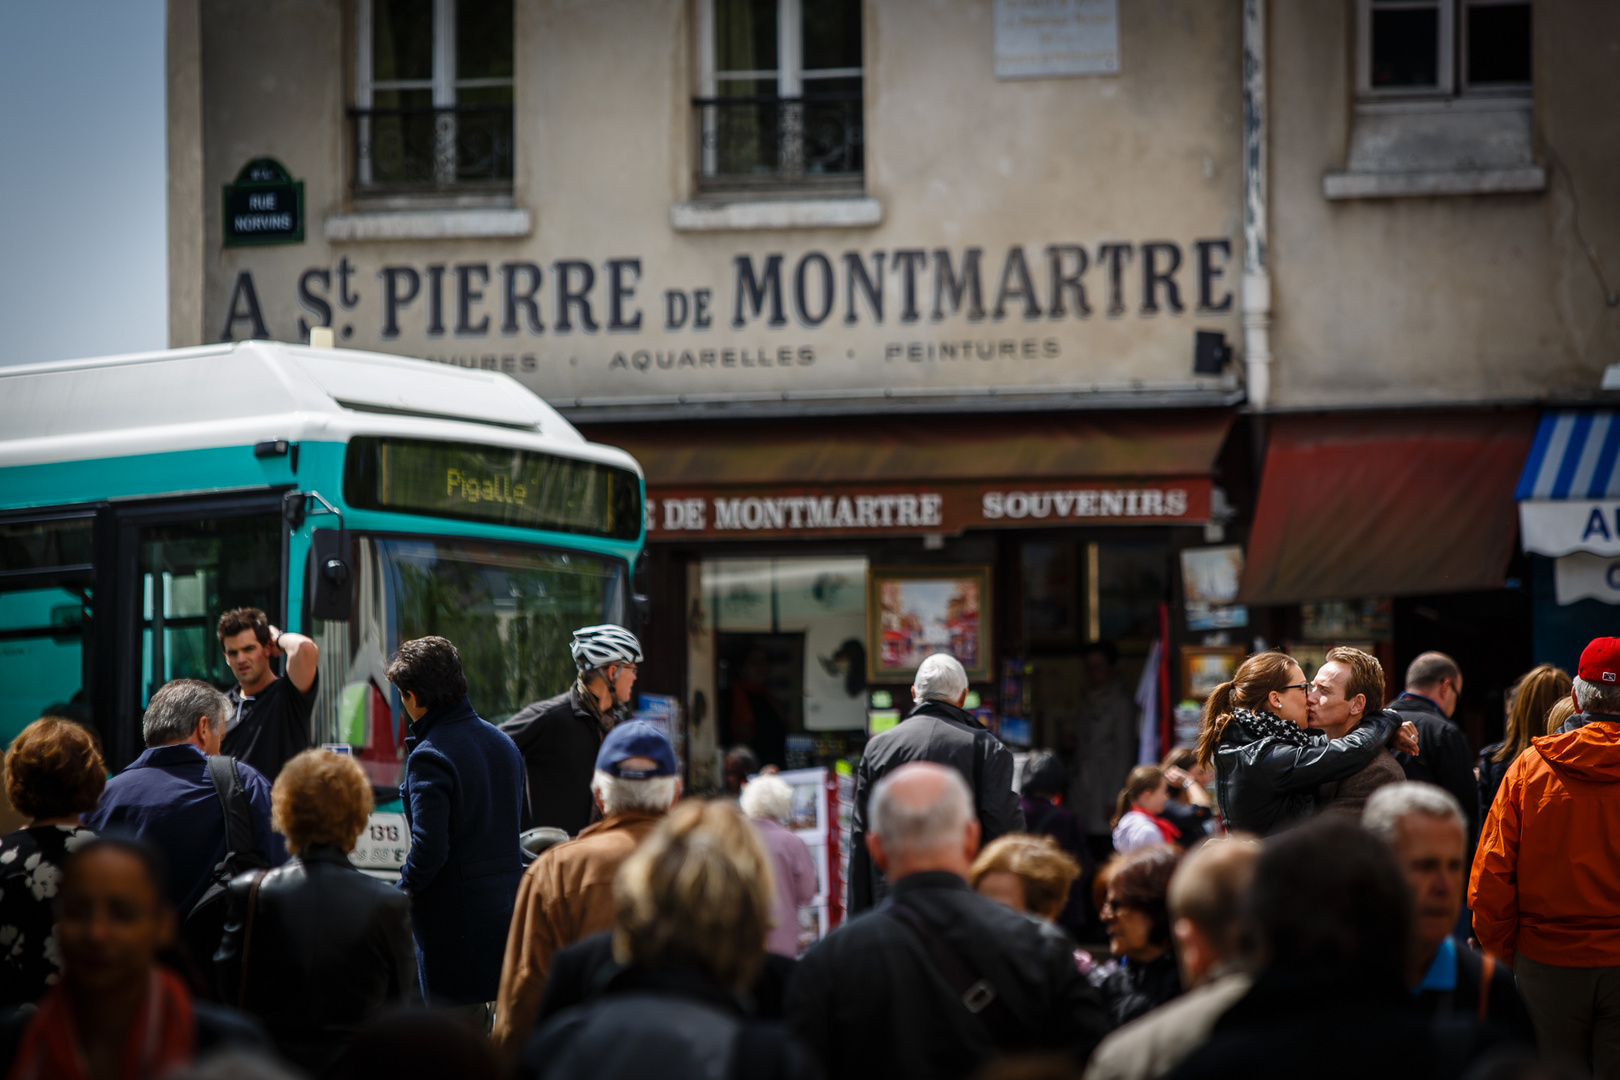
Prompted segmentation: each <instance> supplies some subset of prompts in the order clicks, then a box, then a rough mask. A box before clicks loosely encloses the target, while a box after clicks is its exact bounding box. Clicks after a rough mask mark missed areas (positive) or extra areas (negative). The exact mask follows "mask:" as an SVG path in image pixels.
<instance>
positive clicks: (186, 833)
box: [84, 743, 287, 916]
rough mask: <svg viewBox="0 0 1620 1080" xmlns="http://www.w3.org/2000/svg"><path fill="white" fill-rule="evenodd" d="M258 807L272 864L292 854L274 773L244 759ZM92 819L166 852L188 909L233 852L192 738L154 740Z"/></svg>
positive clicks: (111, 784) (261, 840)
mask: <svg viewBox="0 0 1620 1080" xmlns="http://www.w3.org/2000/svg"><path fill="white" fill-rule="evenodd" d="M236 772H237V775H238V776H239V777H241V780H242V790H243V791H245V792H247V797H248V802H249V803H250V804H251V805H252V807H253V840H254V846H255V847H256V848H258V850H259V853H260V854H261V855H263V856H264V857H265V858H266V859H268V860H270V865H271V866H280V865H281V864H282V863H284V862H286V861H287V846H286V842H285V841H284V840H282V838H281V836H280V835H279V834H277V833H276V832H274V831H272V830H271V828H270V781H268V780H266V779H265V778H264V776H263V774H261V773H260V772H259V771H258V770H257V769H255V768H254V767H253V766H251V765H248V764H246V763H244V762H240V761H238V762H237V763H236ZM84 823H85V825H87V826H89V827H90V828H91V829H92V830H94V831H95V832H97V833H108V834H110V835H114V836H118V835H123V836H137V837H140V838H141V839H142V840H144V841H146V842H147V843H149V844H151V845H152V846H153V847H155V848H157V849H158V850H159V851H161V852H162V853H163V861H164V864H165V865H166V866H167V867H168V870H169V900H170V901H171V902H172V903H173V904H174V905H175V910H176V911H178V912H179V913H180V914H181V915H182V916H184V915H185V913H186V912H189V911H190V910H191V909H192V907H193V906H195V905H196V903H197V900H198V898H199V897H201V896H202V894H203V890H204V889H205V888H206V887H207V885H208V878H209V876H210V874H212V872H213V869H214V867H215V865H217V864H218V863H219V861H220V860H221V859H223V858H224V857H225V812H224V809H223V808H222V807H221V806H220V805H219V795H218V794H217V793H215V791H214V785H213V782H212V781H210V780H209V779H208V758H207V757H206V756H205V755H204V754H203V752H202V750H200V749H199V748H198V747H197V746H195V745H194V744H192V743H173V744H171V745H169V746H154V747H152V748H151V749H149V750H147V751H146V752H145V753H144V754H142V755H141V756H140V757H138V758H136V759H135V760H134V761H132V762H130V763H129V767H128V768H127V769H125V770H124V771H123V772H121V773H119V774H118V775H117V776H115V777H113V778H112V779H111V780H109V781H107V788H106V790H105V791H103V792H102V793H101V803H100V805H98V806H97V807H96V809H95V811H94V812H92V813H90V814H87V815H86V816H85V819H84Z"/></svg>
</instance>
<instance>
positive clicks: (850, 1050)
mask: <svg viewBox="0 0 1620 1080" xmlns="http://www.w3.org/2000/svg"><path fill="white" fill-rule="evenodd" d="M870 809H871V829H870V831H869V833H868V835H867V837H866V840H865V845H866V848H867V850H868V852H869V853H870V855H871V858H872V861H873V863H874V864H875V865H876V866H877V867H878V868H879V869H880V870H882V871H883V872H884V873H885V874H886V875H887V878H888V880H889V881H890V882H891V886H890V889H889V894H888V898H887V900H886V901H885V902H884V903H883V904H882V905H880V906H879V907H878V908H877V909H876V910H874V911H870V912H868V913H866V914H864V915H861V916H859V917H857V918H855V919H853V920H852V921H850V922H849V923H846V924H845V925H844V926H843V927H842V928H840V929H839V930H837V931H835V932H834V933H833V934H832V935H831V936H829V937H828V938H826V939H825V940H824V941H822V942H821V943H820V944H818V945H816V946H815V947H814V948H813V949H811V950H810V952H809V953H807V954H806V955H805V957H804V959H803V960H801V961H800V962H799V967H798V970H797V971H796V972H795V973H794V977H793V982H792V983H791V984H790V985H789V987H788V997H787V1002H786V1012H787V1016H788V1024H789V1026H790V1027H791V1028H792V1030H793V1032H794V1033H795V1034H796V1035H797V1036H798V1037H799V1039H800V1041H801V1042H802V1043H803V1044H804V1046H805V1048H806V1049H808V1050H810V1052H811V1053H813V1054H814V1055H816V1057H817V1058H818V1059H819V1060H820V1062H821V1065H822V1068H823V1069H824V1071H825V1072H826V1074H827V1075H828V1076H836V1077H839V1078H840V1080H860V1078H862V1077H873V1078H877V1077H883V1078H885V1080H889V1078H902V1080H904V1078H912V1077H915V1078H917V1080H923V1078H929V1080H933V1078H942V1080H952V1078H956V1077H967V1076H971V1075H973V1074H974V1073H976V1072H977V1071H978V1070H979V1068H980V1067H981V1066H982V1065H983V1064H984V1063H985V1062H987V1061H989V1060H990V1059H992V1058H994V1057H998V1056H1001V1055H1004V1054H1022V1053H1048V1054H1050V1053H1054V1052H1055V1053H1059V1054H1069V1055H1072V1058H1073V1061H1074V1064H1075V1066H1076V1068H1078V1067H1079V1065H1080V1063H1082V1062H1084V1061H1085V1059H1086V1057H1087V1055H1089V1054H1090V1053H1091V1050H1092V1048H1093V1047H1095V1046H1096V1045H1097V1041H1098V1040H1099V1039H1100V1038H1101V1037H1102V1033H1103V1030H1104V1028H1105V1027H1106V1026H1107V1023H1106V1021H1105V1019H1104V1017H1103V1010H1102V1005H1101V1003H1100V1002H1099V1000H1098V998H1097V992H1096V991H1095V990H1094V989H1092V987H1091V984H1090V983H1088V982H1087V981H1086V980H1085V977H1084V976H1082V975H1081V974H1080V972H1079V970H1078V969H1077V968H1076V967H1075V963H1074V946H1073V944H1072V943H1071V942H1070V941H1069V939H1068V937H1067V936H1066V935H1065V934H1064V933H1063V931H1061V930H1059V929H1058V928H1057V927H1056V926H1054V925H1053V924H1051V923H1049V922H1046V921H1045V920H1042V919H1034V918H1030V917H1029V916H1026V915H1021V914H1019V913H1017V912H1015V911H1013V910H1012V909H1011V908H1007V907H1004V906H1002V905H1001V904H999V903H997V902H996V901H994V900H991V899H990V898H988V897H985V896H981V895H979V894H978V893H976V892H974V891H973V890H972V889H971V888H969V887H968V883H967V875H968V870H969V867H970V866H971V864H972V862H973V857H974V855H976V854H977V853H978V850H979V834H980V829H979V821H978V817H977V815H976V814H975V813H974V799H973V793H972V791H970V790H969V788H968V785H967V781H966V780H964V779H963V778H962V774H961V773H960V772H959V771H958V770H956V769H954V768H952V767H950V766H946V765H938V764H934V763H932V762H913V763H909V764H902V765H899V766H897V767H896V768H894V769H893V770H892V771H891V772H889V773H888V775H886V776H884V777H883V778H882V779H881V780H879V781H878V782H877V784H876V785H875V787H874V788H873V791H872V799H871V807H870ZM964 1005H965V1006H967V1008H965V1009H964V1008H963V1006H964Z"/></svg>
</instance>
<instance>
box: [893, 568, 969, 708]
mask: <svg viewBox="0 0 1620 1080" xmlns="http://www.w3.org/2000/svg"><path fill="white" fill-rule="evenodd" d="M990 616H991V608H990V567H988V566H938V567H927V566H907V567H887V568H885V567H874V568H873V569H872V571H871V574H870V575H869V577H868V578H867V604H866V620H867V638H866V640H867V642H868V643H869V648H868V651H867V654H866V655H867V669H868V670H867V674H868V676H869V677H870V678H871V680H872V681H873V682H909V681H911V678H912V676H914V675H915V674H916V673H917V666H918V665H919V664H921V663H922V662H923V659H924V658H925V657H927V656H930V655H931V654H933V653H939V652H943V653H950V654H951V655H952V656H954V657H956V658H957V659H958V660H960V661H961V662H962V667H964V668H965V669H967V676H968V678H969V679H972V680H974V681H981V680H985V679H988V678H989V677H990Z"/></svg>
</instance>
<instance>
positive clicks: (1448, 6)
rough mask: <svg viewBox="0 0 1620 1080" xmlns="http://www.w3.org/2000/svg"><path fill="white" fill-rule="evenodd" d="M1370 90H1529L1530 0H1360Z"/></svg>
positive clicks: (1398, 93)
mask: <svg viewBox="0 0 1620 1080" xmlns="http://www.w3.org/2000/svg"><path fill="white" fill-rule="evenodd" d="M1359 7H1360V10H1359V12H1358V14H1359V16H1360V27H1359V37H1360V44H1361V48H1360V49H1359V54H1360V58H1361V63H1360V65H1359V68H1360V70H1359V73H1358V82H1359V89H1360V91H1361V94H1362V96H1363V97H1370V98H1382V97H1452V96H1461V95H1465V94H1493V93H1520V94H1523V93H1528V92H1529V90H1530V4H1529V3H1528V0H1361V2H1360V5H1359Z"/></svg>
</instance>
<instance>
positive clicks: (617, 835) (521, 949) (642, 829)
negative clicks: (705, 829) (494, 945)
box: [490, 813, 661, 1058]
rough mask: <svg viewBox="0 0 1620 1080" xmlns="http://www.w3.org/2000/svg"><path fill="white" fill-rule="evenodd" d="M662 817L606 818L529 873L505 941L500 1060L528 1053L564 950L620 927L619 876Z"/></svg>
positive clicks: (498, 1019)
mask: <svg viewBox="0 0 1620 1080" xmlns="http://www.w3.org/2000/svg"><path fill="white" fill-rule="evenodd" d="M660 816H661V815H658V814H644V813H629V814H615V815H614V816H612V817H610V818H605V819H603V820H602V821H598V822H597V823H596V824H595V825H591V826H588V827H587V828H585V829H584V830H582V831H581V832H580V834H579V835H578V836H577V837H575V838H574V839H572V840H570V841H568V842H567V843H563V844H558V845H557V846H556V847H554V848H549V849H547V850H546V851H544V852H542V853H541V855H540V857H539V858H538V859H536V860H535V861H534V863H533V865H531V866H530V867H529V869H528V870H526V871H525V872H524V874H523V880H522V881H521V882H519V884H518V894H517V905H516V907H515V908H514V909H513V912H512V928H511V930H510V931H508V933H507V936H506V958H505V960H504V961H503V962H502V964H501V989H500V997H499V998H498V999H497V1001H496V1004H495V1025H494V1029H493V1031H492V1032H491V1033H490V1037H491V1039H492V1040H493V1041H494V1044H495V1049H496V1051H497V1052H498V1053H500V1054H502V1055H504V1056H506V1057H508V1058H510V1057H513V1056H516V1054H517V1053H518V1052H519V1051H520V1050H522V1049H523V1044H524V1042H525V1041H526V1040H527V1039H528V1037H529V1029H530V1028H531V1027H533V1026H534V1018H535V1016H536V1015H537V1014H538V1013H539V1011H540V999H541V997H542V996H543V995H544V993H545V989H546V976H547V974H548V973H549V972H550V970H551V958H552V956H553V955H554V954H555V953H556V952H557V950H559V949H561V948H562V947H563V946H565V945H572V944H573V943H574V942H576V941H579V940H580V939H581V938H585V937H589V936H590V935H591V934H595V933H597V932H599V931H602V930H608V929H611V928H612V927H613V878H614V875H615V874H617V873H618V872H619V866H620V864H622V863H623V862H624V860H625V859H627V858H629V857H630V853H631V852H632V851H634V850H635V849H636V847H637V845H639V844H640V843H641V841H642V840H643V839H644V838H645V837H646V835H647V834H648V833H650V832H652V830H653V827H654V826H655V825H657V824H658V820H659V817H660Z"/></svg>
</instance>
